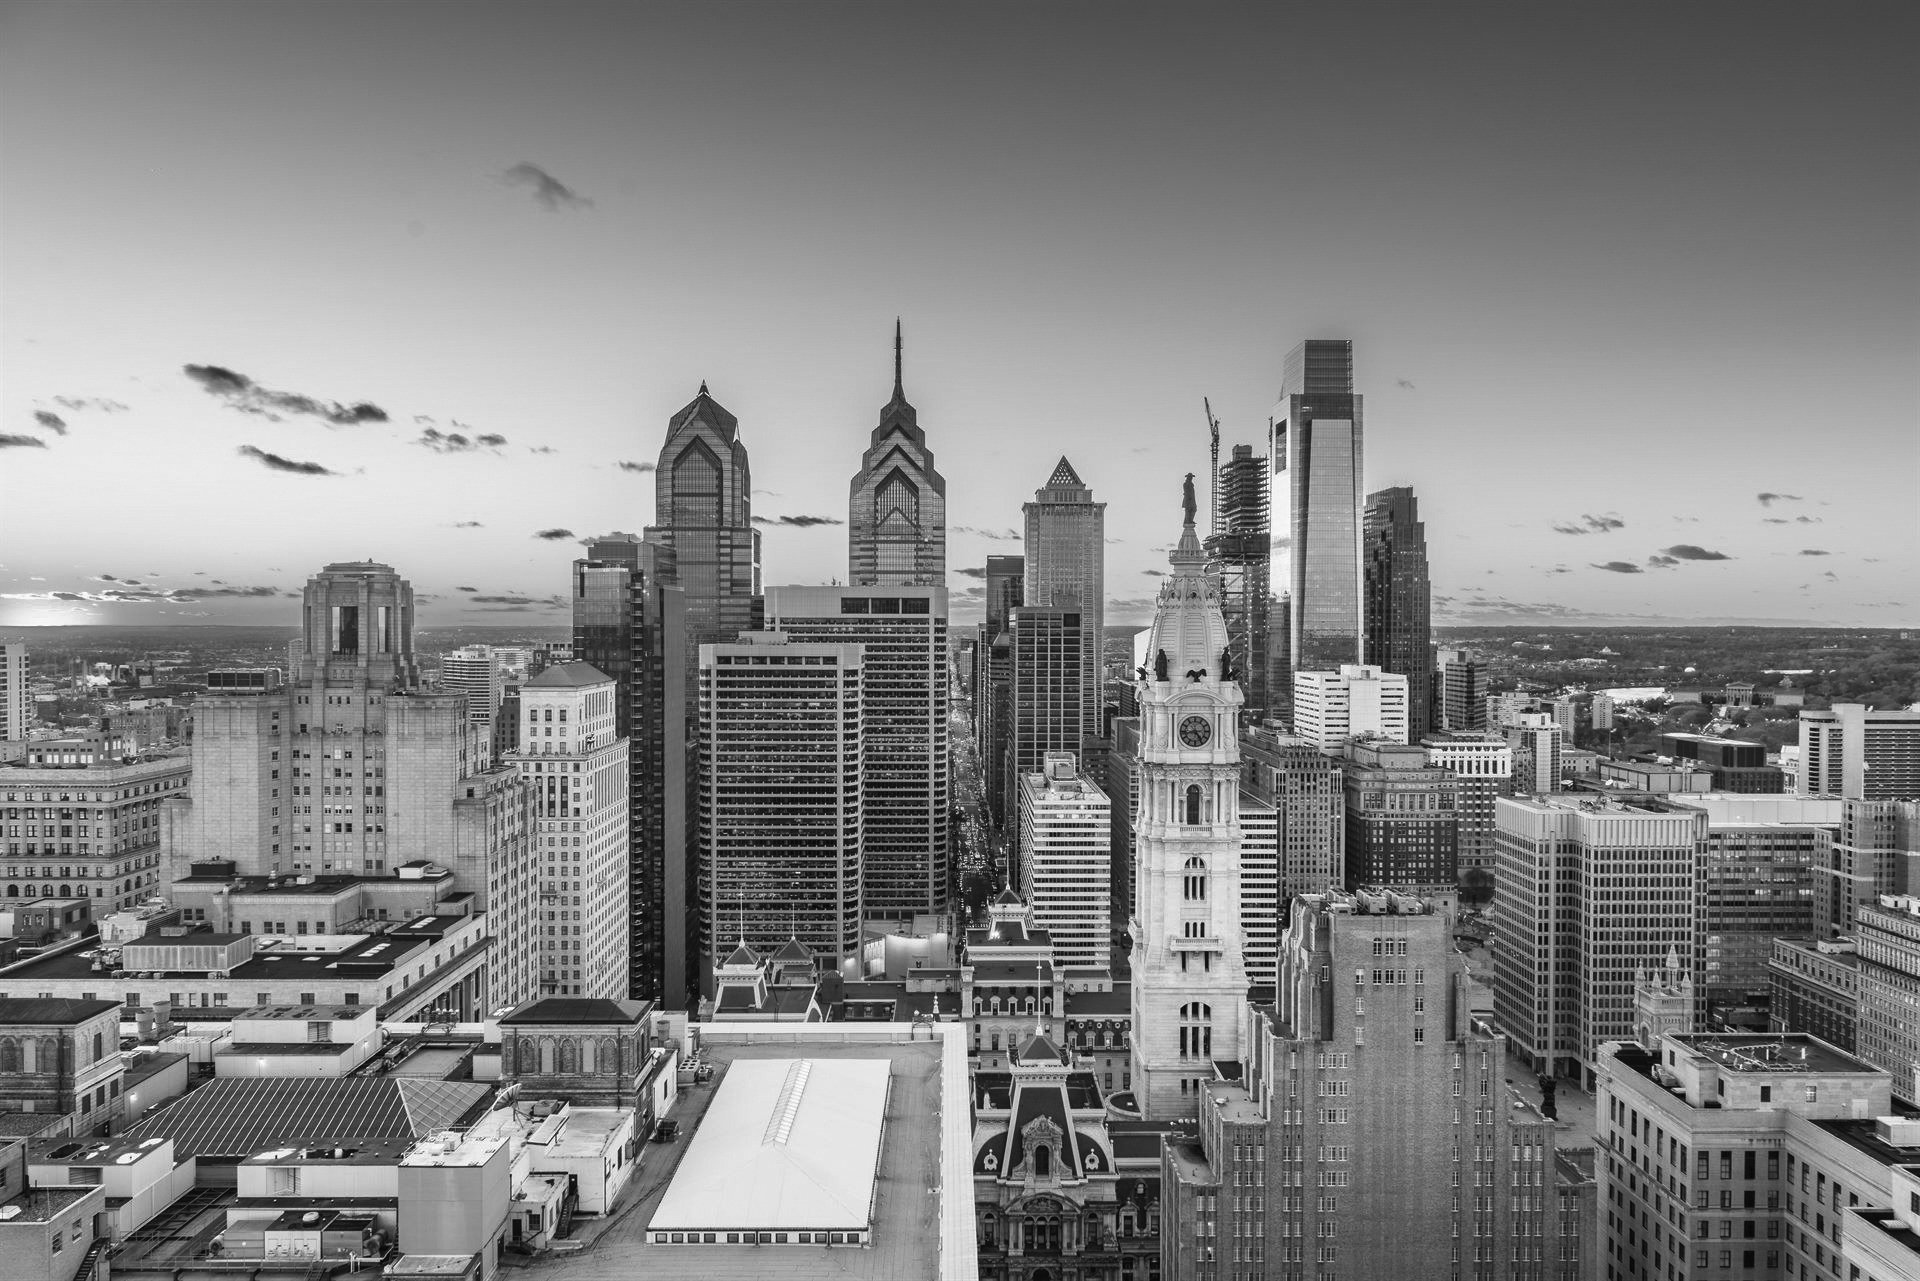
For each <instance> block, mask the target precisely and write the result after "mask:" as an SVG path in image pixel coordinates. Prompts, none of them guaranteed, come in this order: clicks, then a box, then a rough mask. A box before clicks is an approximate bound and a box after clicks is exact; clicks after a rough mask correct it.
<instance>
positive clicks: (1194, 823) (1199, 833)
mask: <svg viewBox="0 0 1920 1281" xmlns="http://www.w3.org/2000/svg"><path fill="white" fill-rule="evenodd" d="M1186 497H1187V502H1186V504H1185V507H1184V511H1185V514H1186V523H1185V527H1184V528H1183V529H1182V530H1181V531H1180V541H1179V543H1178V544H1176V545H1175V547H1174V549H1173V552H1172V554H1171V555H1169V556H1168V557H1167V560H1168V561H1169V562H1170V563H1171V564H1172V566H1173V572H1172V573H1170V574H1168V575H1167V577H1166V580H1165V582H1164V583H1163V585H1162V586H1161V588H1160V599H1159V603H1158V605H1157V606H1156V608H1155V611H1154V616H1153V626H1152V628H1151V629H1150V630H1149V632H1148V634H1147V646H1146V648H1147V653H1148V654H1150V655H1151V656H1152V657H1151V664H1152V665H1151V667H1150V668H1149V669H1148V670H1147V671H1146V673H1145V675H1144V676H1143V678H1142V679H1141V680H1140V682H1139V685H1138V688H1139V691H1140V812H1139V814H1138V815H1137V816H1136V818H1135V823H1134V842H1135V847H1136V849H1137V850H1138V851H1139V853H1138V862H1137V865H1136V869H1135V876H1136V877H1137V887H1136V890H1135V893H1134V902H1135V904H1136V907H1137V910H1136V912H1135V914H1134V917H1133V920H1132V923H1131V930H1130V932H1131V933H1132V935H1133V958H1132V959H1133V991H1132V1004H1133V1028H1134V1041H1133V1086H1134V1092H1135V1094H1136V1095H1137V1096H1138V1098H1139V1100H1140V1107H1141V1111H1142V1114H1143V1115H1144V1116H1146V1117H1147V1118H1149V1119H1152V1120H1162V1119H1172V1118H1176V1117H1191V1116H1193V1115H1194V1113H1195V1109H1196V1107H1197V1106H1198V1104H1199V1099H1200V1095H1201V1093H1202V1092H1203V1090H1204V1089H1205V1088H1206V1086H1207V1085H1208V1084H1209V1083H1210V1082H1212V1081H1214V1080H1215V1079H1216V1078H1217V1075H1218V1074H1217V1072H1216V1069H1215V1067H1214V1064H1215V1062H1216V1061H1223V1062H1233V1061H1237V1060H1238V1059H1239V1058H1240V1033H1239V1006H1240V1005H1241V1003H1242V1002H1243V1001H1244V1000H1245V998H1246V991H1247V976H1246V969H1245V966H1244V963H1243V959H1242V956H1243V952H1244V948H1243V946H1242V943H1241V937H1240V842H1241V830H1240V814H1239V800H1240V735H1239V724H1240V707H1241V705H1242V701H1243V699H1244V698H1245V695H1244V694H1242V693H1241V690H1240V685H1239V682H1237V681H1235V680H1233V679H1232V678H1230V677H1229V676H1227V674H1226V672H1225V670H1223V669H1224V668H1225V666H1226V664H1227V661H1228V659H1229V658H1230V657H1231V655H1230V654H1229V652H1228V650H1227V621H1226V619H1225V618H1223V617H1222V616H1221V614H1220V583H1219V580H1218V579H1216V578H1214V577H1213V576H1212V575H1211V574H1209V573H1208V572H1207V569H1206V564H1207V561H1206V553H1205V552H1204V551H1202V550H1201V548H1200V538H1199V536H1198V535H1197V534H1195V533H1194V530H1193V516H1194V506H1195V504H1194V502H1193V488H1192V481H1191V480H1189V481H1188V487H1187V493H1186Z"/></svg>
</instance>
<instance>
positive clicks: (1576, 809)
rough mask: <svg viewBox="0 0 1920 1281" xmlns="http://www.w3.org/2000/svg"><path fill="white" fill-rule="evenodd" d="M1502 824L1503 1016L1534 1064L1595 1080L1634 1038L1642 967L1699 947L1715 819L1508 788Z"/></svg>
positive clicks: (1498, 960) (1497, 964)
mask: <svg viewBox="0 0 1920 1281" xmlns="http://www.w3.org/2000/svg"><path fill="white" fill-rule="evenodd" d="M1556 728H1557V727H1556ZM1494 823H1495V832H1494V841H1495V845H1496V848H1497V850H1498V862H1497V864H1496V867H1495V872H1494V890H1493V919H1494V931H1495V934H1496V935H1497V938H1498V942H1497V944H1496V945H1495V948H1494V957H1493V961H1494V1011H1495V1016H1496V1021H1497V1022H1498V1024H1499V1027H1500V1030H1501V1031H1502V1032H1504V1033H1505V1034H1506V1036H1507V1038H1508V1039H1509V1040H1510V1041H1511V1042H1512V1044H1513V1047H1514V1049H1515V1050H1516V1051H1518V1052H1519V1053H1520V1054H1521V1055H1523V1056H1524V1057H1525V1058H1527V1059H1528V1060H1529V1061H1530V1062H1531V1064H1532V1065H1533V1068H1534V1070H1535V1071H1537V1072H1544V1073H1547V1074H1549V1075H1552V1076H1581V1077H1582V1078H1583V1079H1588V1080H1590V1074H1591V1072H1592V1070H1593V1065H1594V1063H1595V1062H1596V1060H1597V1057H1598V1054H1599V1049H1600V1046H1601V1045H1602V1044H1603V1043H1605V1042H1607V1041H1613V1040H1624V1039H1628V1038H1630V1037H1631V1036H1632V1035H1633V981H1634V971H1635V970H1636V969H1637V968H1639V967H1642V966H1657V965H1658V964H1659V963H1660V962H1661V959H1662V958H1664V957H1665V956H1666V954H1667V952H1668V951H1669V950H1670V949H1676V948H1677V949H1678V950H1679V951H1680V953H1681V954H1682V955H1690V954H1691V953H1692V945H1691V939H1692V937H1693V930H1694V893H1695V886H1694V878H1695V871H1696V869H1697V868H1698V866H1699V864H1700V859H1701V857H1702V851H1703V850H1704V849H1705V846H1706V840H1707V815H1706V813H1705V812H1704V811H1701V810H1691V809H1688V810H1682V809H1673V808H1667V807H1661V806H1658V805H1656V804H1655V803H1653V802H1647V803H1632V804H1629V803H1626V802H1622V801H1619V800H1616V799H1614V798H1611V797H1607V798H1603V799H1600V800H1593V799H1575V798H1572V797H1565V796H1539V797H1532V798H1514V797H1506V796H1503V797H1501V798H1500V799H1499V800H1498V801H1496V802H1495V807H1494Z"/></svg>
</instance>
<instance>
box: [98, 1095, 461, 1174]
mask: <svg viewBox="0 0 1920 1281" xmlns="http://www.w3.org/2000/svg"><path fill="white" fill-rule="evenodd" d="M492 1093H493V1090H492V1087H490V1086H486V1085H477V1084H475V1083H473V1082H471V1081H427V1080H420V1079H418V1078H414V1077H379V1076H375V1077H358V1076H356V1077H345V1078H341V1079H337V1080H336V1079H327V1078H317V1077H250V1078H233V1079H229V1080H216V1081H212V1082H210V1083H209V1084H207V1085H204V1086H202V1087H201V1088H199V1089H198V1090H195V1091H194V1092H193V1093H191V1094H188V1095H185V1096H183V1097H181V1098H180V1099H179V1100H178V1101H176V1102H174V1103H173V1104H171V1105H169V1106H167V1107H163V1108H161V1109H160V1110H158V1111H157V1112H153V1113H150V1114H148V1116H147V1117H145V1118H144V1119H143V1120H141V1121H140V1123H139V1124H137V1125H135V1126H134V1127H133V1128H132V1129H130V1130H129V1131H127V1136H128V1137H129V1138H134V1139H143V1138H169V1139H172V1140H173V1142H174V1150H175V1151H176V1152H178V1153H179V1154H180V1155H182V1156H192V1155H202V1154H205V1155H208V1156H237V1155H240V1154H243V1153H247V1154H250V1153H254V1152H261V1151H265V1150H266V1149H268V1148H276V1147H302V1146H307V1145H325V1146H328V1147H336V1146H340V1145H341V1144H352V1143H354V1142H357V1141H363V1140H372V1139H405V1138H419V1137H420V1136H422V1135H425V1134H430V1133H432V1132H433V1131H435V1130H444V1129H446V1128H447V1127H448V1126H450V1125H453V1124H454V1123H455V1122H457V1121H459V1120H460V1119H461V1118H462V1117H463V1116H465V1115H466V1114H467V1113H468V1112H470V1111H472V1110H474V1109H475V1108H476V1106H478V1105H481V1104H483V1103H485V1101H486V1100H487V1099H488V1098H489V1097H490V1096H491V1095H492Z"/></svg>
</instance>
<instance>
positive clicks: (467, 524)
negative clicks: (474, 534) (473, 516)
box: [453, 520, 486, 529]
mask: <svg viewBox="0 0 1920 1281" xmlns="http://www.w3.org/2000/svg"><path fill="white" fill-rule="evenodd" d="M453 527H454V528H455V529H485V528H486V526H485V525H482V524H481V523H480V522H479V521H477V520H457V521H455V522H454V523H453Z"/></svg>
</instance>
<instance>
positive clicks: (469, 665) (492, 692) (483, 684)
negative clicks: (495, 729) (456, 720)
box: [440, 645, 506, 724]
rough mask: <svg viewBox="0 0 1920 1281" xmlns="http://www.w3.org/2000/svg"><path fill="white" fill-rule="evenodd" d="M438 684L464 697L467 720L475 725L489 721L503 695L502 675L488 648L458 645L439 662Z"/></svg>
mask: <svg viewBox="0 0 1920 1281" xmlns="http://www.w3.org/2000/svg"><path fill="white" fill-rule="evenodd" d="M440 685H441V688H443V689H446V690H448V691H450V692H452V693H458V694H465V695H466V696H467V719H468V720H470V721H473V722H474V723H475V724H481V723H487V724H491V723H492V721H493V715H494V712H495V711H497V710H498V709H499V706H500V698H501V695H502V694H503V693H505V692H506V679H505V674H504V673H503V672H502V670H501V667H500V660H499V657H498V656H497V655H496V654H495V653H494V652H493V646H491V645H462V646H461V647H460V648H459V649H456V650H452V651H451V652H449V653H448V654H447V655H446V656H445V657H443V658H442V659H441V660H440Z"/></svg>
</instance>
